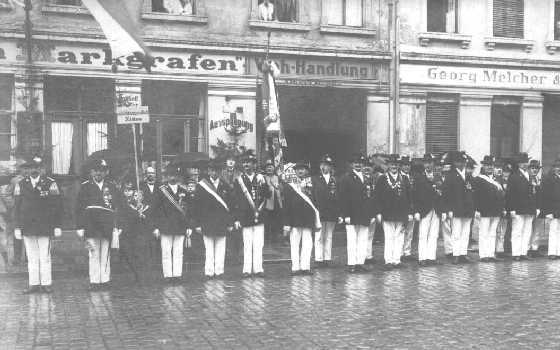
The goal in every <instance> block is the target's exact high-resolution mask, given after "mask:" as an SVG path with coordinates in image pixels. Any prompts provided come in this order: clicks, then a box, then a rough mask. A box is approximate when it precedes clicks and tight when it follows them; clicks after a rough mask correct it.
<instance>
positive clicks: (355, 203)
mask: <svg viewBox="0 0 560 350" xmlns="http://www.w3.org/2000/svg"><path fill="white" fill-rule="evenodd" d="M366 162H367V160H366V157H364V156H363V155H361V154H357V155H354V156H353V157H352V159H351V163H350V166H351V170H350V172H349V173H347V174H346V175H345V176H344V177H342V178H341V179H340V186H339V198H340V210H341V214H342V217H343V219H344V223H345V224H346V244H347V252H348V268H349V271H350V272H356V271H367V268H366V267H365V260H366V255H367V241H368V234H369V225H370V224H371V223H372V219H373V216H374V213H372V212H371V211H370V206H369V205H368V204H369V198H368V193H367V185H366V182H365V177H364V174H363V173H362V167H363V166H364V164H365V163H366Z"/></svg>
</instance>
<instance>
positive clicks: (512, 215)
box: [509, 210, 517, 217]
mask: <svg viewBox="0 0 560 350" xmlns="http://www.w3.org/2000/svg"><path fill="white" fill-rule="evenodd" d="M509 215H510V216H511V217H514V216H517V213H516V212H515V210H512V211H510V212H509Z"/></svg>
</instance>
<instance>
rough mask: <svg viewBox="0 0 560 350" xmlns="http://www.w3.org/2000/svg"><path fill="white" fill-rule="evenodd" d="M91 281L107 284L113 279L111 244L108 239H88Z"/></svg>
mask: <svg viewBox="0 0 560 350" xmlns="http://www.w3.org/2000/svg"><path fill="white" fill-rule="evenodd" d="M87 242H88V244H89V246H90V248H89V281H90V282H91V283H107V282H109V280H110V279H111V251H110V250H109V247H110V245H111V242H110V241H109V240H108V239H106V238H88V239H87Z"/></svg>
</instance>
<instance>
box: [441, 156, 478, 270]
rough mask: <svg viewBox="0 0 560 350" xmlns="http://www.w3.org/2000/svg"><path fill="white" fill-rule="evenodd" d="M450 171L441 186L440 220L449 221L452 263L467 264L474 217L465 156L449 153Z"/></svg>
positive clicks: (471, 190) (470, 180)
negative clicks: (441, 211) (441, 205)
mask: <svg viewBox="0 0 560 350" xmlns="http://www.w3.org/2000/svg"><path fill="white" fill-rule="evenodd" d="M449 161H450V162H451V163H452V164H453V167H452V169H451V170H450V171H449V173H448V174H447V176H446V177H445V181H444V183H443V186H442V200H443V210H444V211H443V214H442V220H445V219H446V218H448V219H449V221H450V224H451V239H452V246H453V263H454V264H459V263H467V262H469V260H468V258H467V249H468V246H469V235H470V229H471V222H472V218H473V216H474V202H473V188H472V178H471V177H470V176H469V175H468V174H467V170H466V165H467V156H466V155H465V154H464V153H462V152H458V151H454V152H449Z"/></svg>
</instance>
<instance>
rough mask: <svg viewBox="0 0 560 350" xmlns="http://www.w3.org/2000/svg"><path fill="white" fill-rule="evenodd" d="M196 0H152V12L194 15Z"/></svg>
mask: <svg viewBox="0 0 560 350" xmlns="http://www.w3.org/2000/svg"><path fill="white" fill-rule="evenodd" d="M196 10H197V9H196V1H195V0H152V12H163V13H169V14H172V15H194V14H196V13H197V11H196Z"/></svg>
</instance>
